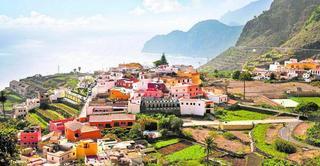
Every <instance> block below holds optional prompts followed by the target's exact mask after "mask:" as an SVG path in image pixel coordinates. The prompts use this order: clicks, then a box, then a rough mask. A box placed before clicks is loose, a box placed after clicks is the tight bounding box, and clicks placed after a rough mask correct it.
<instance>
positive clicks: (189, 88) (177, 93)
mask: <svg viewBox="0 0 320 166" xmlns="http://www.w3.org/2000/svg"><path fill="white" fill-rule="evenodd" d="M170 95H171V97H174V98H181V97H184V98H196V97H200V96H203V91H202V89H201V87H199V86H198V85H190V84H182V85H176V86H173V87H170Z"/></svg>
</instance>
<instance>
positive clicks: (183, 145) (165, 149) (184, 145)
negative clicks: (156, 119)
mask: <svg viewBox="0 0 320 166" xmlns="http://www.w3.org/2000/svg"><path fill="white" fill-rule="evenodd" d="M191 145H192V143H191V142H188V141H180V142H179V143H176V144H172V145H169V146H166V147H163V148H161V149H159V152H160V153H161V154H163V155H168V154H171V153H174V152H177V151H179V150H182V149H185V148H187V147H189V146H191Z"/></svg>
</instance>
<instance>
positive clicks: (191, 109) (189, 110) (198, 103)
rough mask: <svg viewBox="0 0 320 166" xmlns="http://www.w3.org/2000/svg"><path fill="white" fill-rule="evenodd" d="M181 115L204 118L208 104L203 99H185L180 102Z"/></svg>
mask: <svg viewBox="0 0 320 166" xmlns="http://www.w3.org/2000/svg"><path fill="white" fill-rule="evenodd" d="M179 103H180V114H181V115H197V116H204V114H205V113H206V102H205V100H201V99H185V98H182V99H180V100H179Z"/></svg>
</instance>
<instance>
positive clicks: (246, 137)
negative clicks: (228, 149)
mask: <svg viewBox="0 0 320 166" xmlns="http://www.w3.org/2000/svg"><path fill="white" fill-rule="evenodd" d="M230 132H231V133H232V134H233V135H235V136H236V137H237V138H238V139H240V140H241V141H242V142H245V143H250V138H249V134H246V133H245V132H244V131H230Z"/></svg>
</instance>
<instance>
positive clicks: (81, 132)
mask: <svg viewBox="0 0 320 166" xmlns="http://www.w3.org/2000/svg"><path fill="white" fill-rule="evenodd" d="M64 125H65V136H66V138H67V139H68V140H69V141H78V140H83V139H100V138H101V137H102V136H101V133H100V129H99V128H97V127H95V126H89V125H86V124H82V123H80V122H78V121H69V122H66V123H65V124H64Z"/></svg>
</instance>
